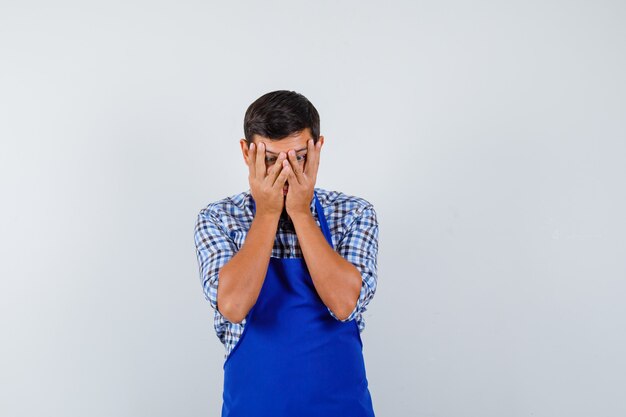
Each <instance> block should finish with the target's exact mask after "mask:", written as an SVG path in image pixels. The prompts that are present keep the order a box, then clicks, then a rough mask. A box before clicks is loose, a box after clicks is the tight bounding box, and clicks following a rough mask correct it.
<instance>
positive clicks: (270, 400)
mask: <svg viewBox="0 0 626 417" xmlns="http://www.w3.org/2000/svg"><path fill="white" fill-rule="evenodd" d="M244 134H245V138H242V139H241V141H240V144H241V150H242V154H243V159H244V161H245V163H246V165H247V169H248V172H249V175H248V181H249V184H250V188H249V189H248V190H247V191H245V192H241V193H238V194H234V195H231V196H229V197H226V198H224V199H222V200H219V201H216V202H213V203H210V204H208V205H207V206H206V207H205V208H203V209H202V210H201V211H200V213H199V215H198V220H197V224H196V227H195V231H194V232H195V236H194V237H195V243H196V248H197V256H198V264H199V269H200V279H201V282H202V287H203V289H204V295H205V297H206V299H207V300H208V301H209V303H210V305H211V307H212V308H213V310H214V311H215V319H214V325H215V331H216V333H217V336H218V338H219V339H220V341H221V342H222V343H223V344H224V346H225V347H226V353H225V355H224V358H225V362H224V392H223V404H222V417H256V416H271V417H287V416H289V417H296V416H297V417H308V416H328V417H337V416H341V417H373V416H374V410H373V407H372V400H371V396H370V392H369V389H368V381H367V377H366V372H365V364H364V360H363V354H362V348H363V342H362V340H361V335H360V333H361V332H362V331H363V329H364V327H365V323H364V320H363V317H362V314H363V312H364V311H365V310H366V306H367V305H368V303H369V302H370V301H371V300H372V298H373V296H374V293H375V291H376V282H377V255H378V221H377V217H376V212H375V211H374V207H373V206H372V204H370V203H369V202H368V201H367V200H365V199H363V198H360V197H355V196H351V195H346V194H344V193H342V192H338V191H328V190H325V189H322V188H319V187H315V182H316V178H317V171H318V167H319V163H320V155H321V150H322V145H323V143H324V137H323V136H321V135H320V134H319V114H318V112H317V110H316V109H315V107H313V105H312V104H311V103H310V102H309V100H307V99H306V97H304V96H302V95H301V94H298V93H296V92H293V91H284V90H280V91H274V92H271V93H267V94H265V95H263V96H261V97H260V98H258V99H257V100H256V101H255V102H253V103H252V104H251V105H250V106H249V107H248V109H247V111H246V114H245V117H244Z"/></svg>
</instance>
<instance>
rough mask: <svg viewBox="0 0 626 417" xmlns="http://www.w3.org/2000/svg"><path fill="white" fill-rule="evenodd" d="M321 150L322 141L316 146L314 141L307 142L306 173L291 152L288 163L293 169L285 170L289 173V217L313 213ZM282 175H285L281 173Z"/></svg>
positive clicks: (287, 199)
mask: <svg viewBox="0 0 626 417" xmlns="http://www.w3.org/2000/svg"><path fill="white" fill-rule="evenodd" d="M321 149H322V142H321V141H320V140H318V142H317V144H315V145H314V144H313V139H310V140H309V141H308V142H307V157H306V163H305V164H304V171H303V170H302V167H301V166H300V164H299V163H298V161H297V159H296V153H295V152H294V150H293V149H290V150H289V156H288V161H289V162H290V165H291V169H288V170H283V171H287V180H288V181H289V190H288V191H287V198H286V201H285V208H286V210H287V214H289V216H292V217H293V216H294V215H296V214H301V213H309V214H310V213H311V200H312V199H313V192H314V189H315V182H316V180H317V169H318V167H319V164H320V153H321ZM281 162H282V160H281ZM276 165H278V163H277V164H276ZM281 165H282V164H281ZM282 175H283V173H281V176H282Z"/></svg>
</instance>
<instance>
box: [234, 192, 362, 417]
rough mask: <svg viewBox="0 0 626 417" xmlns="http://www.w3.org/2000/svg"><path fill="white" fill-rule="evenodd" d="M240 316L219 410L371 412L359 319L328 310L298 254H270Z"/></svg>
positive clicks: (250, 413)
mask: <svg viewBox="0 0 626 417" xmlns="http://www.w3.org/2000/svg"><path fill="white" fill-rule="evenodd" d="M314 199H315V207H316V210H317V214H318V218H319V222H320V226H321V228H322V232H323V234H324V237H325V238H326V240H327V241H328V243H329V244H330V246H331V247H333V243H332V240H331V235H330V229H329V228H328V224H327V223H326V218H325V217H324V211H323V209H322V206H321V204H320V202H319V200H318V199H317V193H316V192H315V191H314ZM252 205H253V211H254V210H255V209H256V205H255V204H254V200H252ZM333 249H334V247H333ZM246 320H247V321H246V325H245V326H244V330H243V333H242V335H241V337H240V339H239V340H238V341H237V344H236V345H235V347H234V348H233V350H232V351H231V353H230V355H229V356H228V358H227V359H226V361H225V362H224V393H223V405H222V417H374V410H373V408H372V399H371V397H370V392H369V389H368V381H367V377H366V374H365V363H364V360H363V342H362V340H361V336H360V334H359V328H358V324H357V322H356V320H350V321H348V322H341V321H339V320H337V319H335V318H333V317H332V316H331V315H330V313H329V312H328V309H327V308H326V305H325V304H324V303H323V302H322V300H321V298H320V297H319V295H318V294H317V291H316V290H315V286H314V285H313V281H312V279H311V275H310V274H309V271H308V269H307V266H306V263H305V261H304V258H275V257H270V260H269V266H268V269H267V275H266V276H265V281H264V283H263V287H262V288H261V292H260V293H259V297H258V299H257V301H256V303H255V305H254V306H253V307H252V308H251V309H250V311H249V312H248V315H247V316H246Z"/></svg>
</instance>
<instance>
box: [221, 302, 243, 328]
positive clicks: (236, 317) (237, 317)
mask: <svg viewBox="0 0 626 417" xmlns="http://www.w3.org/2000/svg"><path fill="white" fill-rule="evenodd" d="M218 311H219V312H220V314H221V315H222V316H223V317H224V318H225V319H226V320H228V321H229V322H231V323H235V324H241V322H242V321H243V319H245V318H246V316H245V314H241V312H238V311H237V310H236V309H233V308H232V307H231V306H228V305H225V306H222V305H219V308H218Z"/></svg>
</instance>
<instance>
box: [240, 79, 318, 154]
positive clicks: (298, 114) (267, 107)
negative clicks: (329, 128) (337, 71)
mask: <svg viewBox="0 0 626 417" xmlns="http://www.w3.org/2000/svg"><path fill="white" fill-rule="evenodd" d="M307 127H308V128H309V129H311V135H312V136H313V142H314V143H317V140H318V139H319V135H320V116H319V113H318V112H317V110H316V109H315V107H314V106H313V104H311V102H310V101H309V100H308V99H307V98H306V97H304V96H303V95H302V94H299V93H296V92H295V91H287V90H277V91H272V92H270V93H267V94H264V95H262V96H261V97H259V98H258V99H256V100H255V101H254V102H253V103H252V104H250V106H249V107H248V109H247V110H246V114H245V116H244V119H243V131H244V135H245V137H246V141H247V142H248V145H250V144H251V143H252V138H253V136H254V135H255V134H256V135H259V136H263V137H266V138H269V139H271V140H279V139H284V138H286V137H287V136H290V135H292V134H294V133H297V132H300V131H301V130H303V129H306V128H307Z"/></svg>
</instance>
